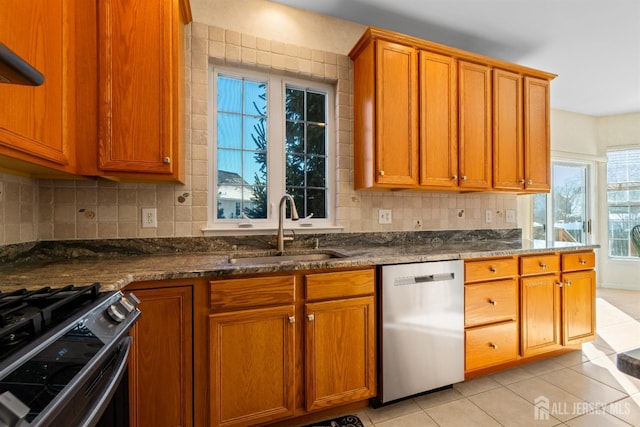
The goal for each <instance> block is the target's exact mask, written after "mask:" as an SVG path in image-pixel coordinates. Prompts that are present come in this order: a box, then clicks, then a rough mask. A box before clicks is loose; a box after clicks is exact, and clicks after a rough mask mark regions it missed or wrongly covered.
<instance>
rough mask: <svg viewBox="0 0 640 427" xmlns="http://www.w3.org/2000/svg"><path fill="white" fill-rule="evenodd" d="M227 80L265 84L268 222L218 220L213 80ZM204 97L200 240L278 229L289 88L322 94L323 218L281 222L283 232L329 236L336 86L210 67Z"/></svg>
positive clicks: (333, 194) (332, 210)
mask: <svg viewBox="0 0 640 427" xmlns="http://www.w3.org/2000/svg"><path fill="white" fill-rule="evenodd" d="M220 74H222V75H226V76H231V77H237V78H246V79H251V80H264V81H266V82H267V120H268V121H267V135H268V136H267V140H268V145H267V218H265V219H259V218H258V219H244V218H240V219H217V218H216V214H217V211H216V208H215V206H214V205H215V204H216V191H217V188H218V182H217V180H218V176H217V175H218V174H217V160H218V159H217V132H218V129H217V113H218V111H217V93H218V92H217V80H218V76H219V75H220ZM208 76H209V94H208V107H209V108H208V111H209V114H208V118H207V130H208V140H207V145H208V147H207V150H208V158H209V164H208V168H207V171H208V174H209V176H208V177H207V178H208V181H209V185H210V186H211V187H210V188H211V190H210V191H208V197H207V211H208V212H207V227H206V228H204V229H203V230H202V231H203V232H204V233H205V235H213V234H239V233H240V232H241V233H242V234H262V232H264V231H269V230H275V229H277V227H278V208H279V201H280V198H281V197H282V195H283V194H285V188H286V182H285V179H286V176H285V173H284V171H285V167H286V154H287V153H286V143H285V138H286V114H285V111H284V108H285V92H286V88H287V85H289V86H291V87H294V88H298V89H299V88H304V89H307V90H311V91H316V92H323V93H326V110H325V111H326V114H327V117H326V123H327V132H326V144H327V146H326V176H325V179H326V191H327V198H326V208H325V209H326V218H313V217H311V218H300V220H299V221H291V220H290V219H289V218H287V219H285V228H286V229H294V230H295V231H296V232H298V231H301V232H305V231H307V232H309V233H315V232H318V231H324V230H329V231H330V230H332V229H336V228H340V227H336V226H335V216H336V209H335V198H336V194H337V189H336V137H337V121H336V111H335V109H336V86H335V83H334V84H331V83H327V82H323V81H318V80H313V79H304V78H300V77H291V76H287V75H285V74H283V73H278V72H274V71H260V70H254V69H246V68H242V67H232V66H227V65H224V66H220V65H214V64H210V65H209V72H208Z"/></svg>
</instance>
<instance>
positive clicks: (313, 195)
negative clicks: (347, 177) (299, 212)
mask: <svg viewBox="0 0 640 427" xmlns="http://www.w3.org/2000/svg"><path fill="white" fill-rule="evenodd" d="M326 207H327V192H326V190H313V189H310V190H307V210H308V211H309V212H313V216H314V218H315V217H318V218H326V216H327V212H326Z"/></svg>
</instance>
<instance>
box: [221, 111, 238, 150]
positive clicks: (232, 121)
mask: <svg viewBox="0 0 640 427" xmlns="http://www.w3.org/2000/svg"><path fill="white" fill-rule="evenodd" d="M218 147H220V148H240V147H242V116H239V115H237V114H227V113H218Z"/></svg>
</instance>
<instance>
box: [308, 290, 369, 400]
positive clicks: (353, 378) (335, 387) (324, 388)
mask: <svg viewBox="0 0 640 427" xmlns="http://www.w3.org/2000/svg"><path fill="white" fill-rule="evenodd" d="M374 310H375V302H374V297H373V296H370V297H362V298H349V299H343V300H334V301H325V302H317V303H310V304H306V305H305V316H306V319H305V344H306V346H305V392H306V409H307V410H309V411H311V410H314V409H320V408H327V407H330V406H333V405H339V404H344V403H348V402H354V401H358V400H363V399H366V398H367V397H372V396H375V394H376V381H375V378H376V374H375V369H376V347H375V311H374Z"/></svg>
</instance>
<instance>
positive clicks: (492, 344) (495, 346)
mask: <svg viewBox="0 0 640 427" xmlns="http://www.w3.org/2000/svg"><path fill="white" fill-rule="evenodd" d="M489 347H491V348H492V349H494V350H497V349H498V344H496V343H493V342H492V343H489Z"/></svg>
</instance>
